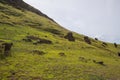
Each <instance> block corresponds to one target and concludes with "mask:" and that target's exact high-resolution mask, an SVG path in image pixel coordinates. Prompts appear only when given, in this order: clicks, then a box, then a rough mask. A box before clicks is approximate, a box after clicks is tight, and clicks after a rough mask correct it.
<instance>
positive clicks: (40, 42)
mask: <svg viewBox="0 0 120 80" xmlns="http://www.w3.org/2000/svg"><path fill="white" fill-rule="evenodd" d="M36 43H39V44H52V41H50V40H47V39H39V40H38V41H37V42H36Z"/></svg>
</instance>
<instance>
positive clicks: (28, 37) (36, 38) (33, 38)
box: [26, 36, 40, 40]
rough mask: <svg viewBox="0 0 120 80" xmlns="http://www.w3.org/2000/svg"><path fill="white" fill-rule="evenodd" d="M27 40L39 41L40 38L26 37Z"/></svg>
mask: <svg viewBox="0 0 120 80" xmlns="http://www.w3.org/2000/svg"><path fill="white" fill-rule="evenodd" d="M26 38H27V39H31V40H39V39H40V38H39V37H36V36H26Z"/></svg>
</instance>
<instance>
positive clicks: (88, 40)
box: [84, 36, 91, 44]
mask: <svg viewBox="0 0 120 80" xmlns="http://www.w3.org/2000/svg"><path fill="white" fill-rule="evenodd" d="M84 41H85V42H86V43H88V44H91V40H90V39H89V37H88V36H84Z"/></svg>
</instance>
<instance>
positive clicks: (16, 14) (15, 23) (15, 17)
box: [0, 3, 120, 80]
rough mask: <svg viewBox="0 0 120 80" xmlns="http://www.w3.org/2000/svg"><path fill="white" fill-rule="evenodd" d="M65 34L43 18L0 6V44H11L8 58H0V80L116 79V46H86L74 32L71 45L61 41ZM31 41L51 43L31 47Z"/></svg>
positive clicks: (119, 68) (119, 78)
mask: <svg viewBox="0 0 120 80" xmlns="http://www.w3.org/2000/svg"><path fill="white" fill-rule="evenodd" d="M68 32H69V31H68V30H66V29H64V28H62V27H61V26H60V25H58V24H57V23H55V22H53V21H51V20H49V19H48V18H45V17H44V16H40V15H37V14H35V13H33V12H30V11H27V10H19V9H16V8H14V7H12V6H10V5H7V4H2V3H0V41H5V42H12V43H13V47H12V50H11V54H12V55H11V56H9V57H6V58H2V57H0V58H1V59H0V80H120V57H119V56H118V52H119V51H120V45H118V47H117V48H115V47H114V45H113V44H111V43H107V45H106V46H102V45H101V44H102V43H103V42H102V41H99V40H94V39H91V42H92V44H87V43H86V42H85V41H84V35H79V34H76V33H74V32H73V36H74V37H75V39H76V40H75V42H71V41H68V40H67V39H65V38H64V36H65V35H66V34H67V33H68ZM30 36H32V40H31V41H29V40H27V39H26V38H27V37H30ZM33 37H34V38H33ZM35 38H39V39H45V40H49V41H51V43H50V44H45V43H43V44H35V42H36V41H37V39H35ZM0 43H1V42H0Z"/></svg>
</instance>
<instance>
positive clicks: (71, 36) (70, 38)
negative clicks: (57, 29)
mask: <svg viewBox="0 0 120 80" xmlns="http://www.w3.org/2000/svg"><path fill="white" fill-rule="evenodd" d="M64 38H65V39H68V40H69V41H75V38H74V37H73V33H72V32H69V33H67V35H66V36H65V37H64Z"/></svg>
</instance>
